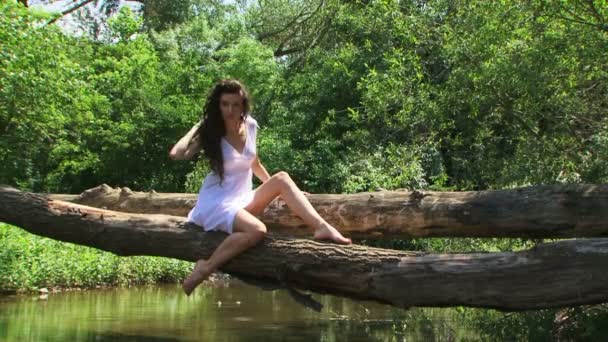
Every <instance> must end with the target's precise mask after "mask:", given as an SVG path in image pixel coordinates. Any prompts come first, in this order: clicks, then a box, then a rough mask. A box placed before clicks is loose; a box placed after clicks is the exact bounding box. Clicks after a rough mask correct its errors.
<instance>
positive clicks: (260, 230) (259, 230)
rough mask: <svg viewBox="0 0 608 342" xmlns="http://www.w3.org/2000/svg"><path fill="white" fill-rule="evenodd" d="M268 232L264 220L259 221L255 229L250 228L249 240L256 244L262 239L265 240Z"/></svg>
mask: <svg viewBox="0 0 608 342" xmlns="http://www.w3.org/2000/svg"><path fill="white" fill-rule="evenodd" d="M266 232H267V229H266V225H265V224H264V223H262V222H259V224H256V225H255V227H254V228H253V229H251V230H249V231H248V232H247V235H248V236H249V242H250V243H251V245H252V246H253V245H256V244H258V243H259V242H260V241H262V240H264V237H265V236H266Z"/></svg>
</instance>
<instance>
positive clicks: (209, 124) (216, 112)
mask: <svg viewBox="0 0 608 342" xmlns="http://www.w3.org/2000/svg"><path fill="white" fill-rule="evenodd" d="M222 94H240V95H241V96H242V97H243V112H242V113H241V121H242V122H244V121H245V119H246V118H247V114H248V113H249V110H250V97H249V92H248V91H247V89H246V88H245V86H244V85H243V84H242V83H241V82H240V81H238V80H235V79H224V80H221V81H218V82H217V83H216V84H215V86H214V87H213V88H212V89H211V91H210V92H209V95H208V96H207V102H206V103H205V108H204V109H203V115H202V124H201V126H200V127H199V128H198V130H197V131H196V133H195V136H198V139H199V141H200V142H201V147H202V152H203V155H204V156H205V158H207V160H208V162H209V166H210V167H211V170H213V172H215V173H216V174H217V175H219V177H220V184H221V182H223V180H224V158H223V156H222V147H221V139H222V136H224V135H225V134H226V127H225V125H224V119H223V117H222V112H221V110H220V97H221V96H222Z"/></svg>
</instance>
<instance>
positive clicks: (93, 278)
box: [0, 223, 192, 293]
mask: <svg viewBox="0 0 608 342" xmlns="http://www.w3.org/2000/svg"><path fill="white" fill-rule="evenodd" d="M0 246H2V249H1V250H0V293H23V292H39V291H40V290H41V289H43V288H45V289H47V291H68V290H80V289H91V288H102V287H115V286H118V287H128V286H134V285H144V284H155V283H177V282H179V281H181V280H182V279H184V278H185V277H186V276H187V275H188V274H189V273H190V270H191V269H192V263H191V262H186V261H181V260H175V259H169V258H161V257H149V256H132V257H120V256H117V255H114V254H112V253H109V252H104V251H101V250H98V249H95V248H90V247H85V246H79V245H75V244H71V243H65V242H60V241H55V240H52V239H48V238H43V237H39V236H36V235H32V234H30V233H28V232H26V231H24V230H22V229H20V228H17V227H14V226H10V225H7V224H4V223H0Z"/></svg>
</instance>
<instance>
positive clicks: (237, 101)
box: [220, 93, 244, 122]
mask: <svg viewBox="0 0 608 342" xmlns="http://www.w3.org/2000/svg"><path fill="white" fill-rule="evenodd" d="M243 107H244V106H243V96H241V94H230V93H224V94H222V95H220V111H221V112H222V118H223V119H224V122H226V121H227V122H233V121H236V120H240V119H241V113H243Z"/></svg>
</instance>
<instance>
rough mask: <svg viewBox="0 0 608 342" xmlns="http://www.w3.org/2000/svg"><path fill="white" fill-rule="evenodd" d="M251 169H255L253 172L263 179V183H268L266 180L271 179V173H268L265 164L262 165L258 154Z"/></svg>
mask: <svg viewBox="0 0 608 342" xmlns="http://www.w3.org/2000/svg"><path fill="white" fill-rule="evenodd" d="M251 171H253V174H254V175H255V176H256V177H258V179H259V180H261V181H262V183H266V181H267V180H269V179H270V174H269V173H268V171H266V168H265V167H264V165H262V163H261V162H260V159H259V158H258V156H257V155H256V156H255V159H254V160H253V163H252V164H251Z"/></svg>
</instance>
